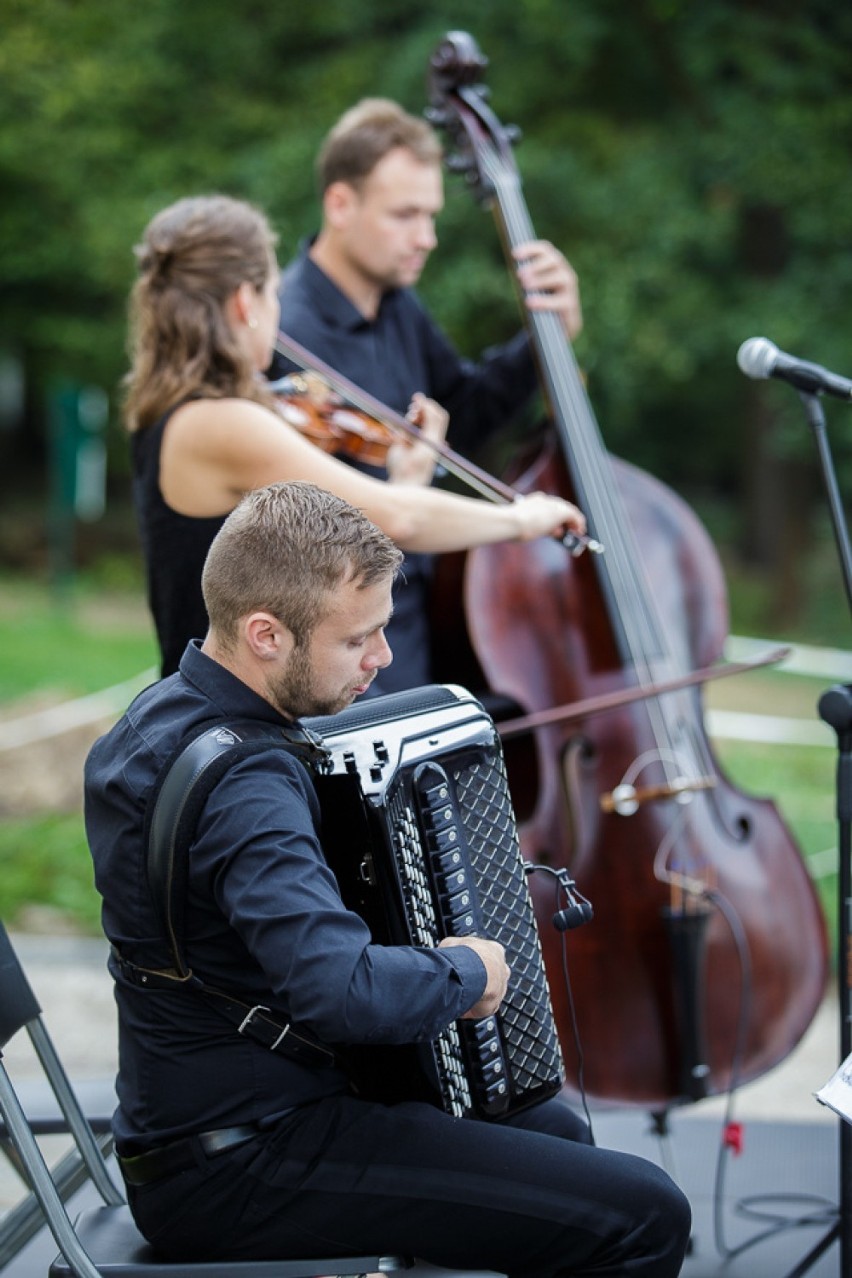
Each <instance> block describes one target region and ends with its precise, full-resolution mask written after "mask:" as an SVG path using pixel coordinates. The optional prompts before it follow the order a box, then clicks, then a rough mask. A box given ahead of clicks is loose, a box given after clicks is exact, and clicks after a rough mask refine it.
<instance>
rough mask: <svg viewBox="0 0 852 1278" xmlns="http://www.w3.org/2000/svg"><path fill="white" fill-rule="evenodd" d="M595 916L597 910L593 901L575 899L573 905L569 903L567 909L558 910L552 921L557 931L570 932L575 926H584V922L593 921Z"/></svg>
mask: <svg viewBox="0 0 852 1278" xmlns="http://www.w3.org/2000/svg"><path fill="white" fill-rule="evenodd" d="M594 917H595V912H594V910H593V909H592V905H591V902H590V901H587V900H585V899H583V900H582V901H574V903H573V905H569V906H568V908H567V909H565V910H557V911H556V913H555V914H554V916H553V919H552V923H553V926H554V927H555V928H556V930H557V932H570V931H572V930H573V929H574V928H575V927H582V926H583V924H584V923H589V922H591V920H592V919H593V918H594Z"/></svg>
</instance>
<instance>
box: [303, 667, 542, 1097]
mask: <svg viewBox="0 0 852 1278" xmlns="http://www.w3.org/2000/svg"><path fill="white" fill-rule="evenodd" d="M305 726H306V727H308V728H310V729H311V730H312V731H313V732H315V733H317V734H318V735H319V736H320V737H321V738H322V740H323V743H324V744H325V746H326V747H327V748H328V750H329V753H330V757H329V770H328V772H327V773H326V775H321V776H318V777H317V778H316V786H317V793H318V795H319V799H320V805H321V808H322V814H323V844H324V847H325V850H326V854H327V856H328V859H329V862H330V864H331V866H332V868H333V869H334V872H335V874H336V875H337V878H338V881H339V883H340V888H341V892H342V894H343V898H344V901H345V902H346V904H347V905H348V906H349V908H351V909H353V910H355V911H356V912H357V913H358V914H360V915H361V917H362V918H363V919H364V920H365V922H366V923H367V924H368V926H369V927H370V929H371V931H372V934H373V937H374V939H375V940H376V941H377V942H378V943H380V944H405V945H423V946H428V947H431V946H434V945H436V944H437V943H438V941H440V940H441V939H442V938H443V937H445V936H464V935H472V934H477V935H480V936H487V937H490V938H491V939H493V940H496V941H499V942H500V943H501V944H502V945H503V946H504V948H505V950H506V955H507V960H508V962H509V965H510V967H511V969H512V977H511V981H510V984H509V990H508V993H507V997H506V999H505V1000H504V1002H503V1004H502V1006H501V1008H500V1010H499V1012H498V1013H497V1014H496V1015H495V1016H491V1017H487V1018H484V1019H482V1020H477V1021H467V1020H460V1021H457V1022H455V1024H453V1025H451V1026H450V1027H448V1029H447V1030H445V1031H444V1032H443V1033H442V1034H441V1035H440V1036H439V1038H438V1039H436V1040H434V1041H433V1042H431V1043H424V1044H416V1045H411V1046H405V1047H386V1046H376V1047H365V1048H356V1049H347V1055H348V1057H349V1061H350V1068H351V1070H352V1073H353V1077H354V1079H355V1081H356V1085H357V1086H358V1090H359V1092H360V1093H361V1094H363V1095H366V1096H374V1097H375V1098H376V1099H381V1100H385V1101H392V1100H403V1099H422V1100H428V1101H430V1102H431V1103H433V1104H436V1105H439V1106H440V1107H442V1108H444V1109H445V1110H446V1111H447V1112H449V1113H451V1114H455V1115H458V1116H476V1117H481V1118H496V1117H500V1116H503V1115H507V1114H511V1113H512V1112H514V1111H517V1110H518V1109H522V1108H524V1107H525V1106H527V1105H529V1104H532V1103H533V1102H535V1101H538V1100H541V1099H543V1098H544V1097H546V1096H550V1095H553V1094H554V1093H555V1092H557V1091H558V1090H559V1088H560V1087H561V1084H562V1080H563V1071H562V1060H561V1056H560V1050H559V1042H558V1037H557V1033H556V1028H555V1024H554V1020H553V1012H552V1009H551V1006H550V994H549V991H548V987H547V979H546V976H545V972H544V964H543V961H542V955H541V946H540V942H539V937H538V932H537V928H536V922H535V917H534V914H533V910H532V905H531V901H530V897H529V892H528V889H527V884H526V875H525V872H524V863H523V860H522V857H521V852H520V847H519V844H518V837H517V829H516V823H515V817H514V812H513V810H512V804H511V799H510V797H509V792H508V787H507V784H506V776H505V770H504V767H503V756H502V751H501V748H500V742H499V738H498V737H497V733H496V731H495V728H494V725H493V723H492V721H491V719H490V718H489V716H488V715H487V714H486V712H485V711H484V710H483V708H482V706H481V705H480V704H479V703H478V702H477V701H476V700H475V699H474V698H473V697H472V696H470V694H468V693H467V692H465V691H464V690H463V689H461V688H457V687H454V686H451V685H441V686H437V685H436V686H431V687H427V688H419V689H416V690H414V691H413V692H403V693H396V694H393V695H391V696H387V697H377V698H376V699H375V700H372V701H369V700H368V701H365V702H362V703H360V704H358V705H355V706H352V707H350V708H349V709H348V710H344V711H343V712H342V713H341V714H338V715H332V716H329V717H327V718H320V719H312V720H308V721H306V723H305Z"/></svg>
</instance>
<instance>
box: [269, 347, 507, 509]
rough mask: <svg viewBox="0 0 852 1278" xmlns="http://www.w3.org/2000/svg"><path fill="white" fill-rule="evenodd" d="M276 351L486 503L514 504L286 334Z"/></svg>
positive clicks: (488, 479)
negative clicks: (434, 458)
mask: <svg viewBox="0 0 852 1278" xmlns="http://www.w3.org/2000/svg"><path fill="white" fill-rule="evenodd" d="M275 349H276V351H277V352H278V353H279V355H283V356H285V358H287V359H289V360H292V362H293V363H294V364H298V366H299V367H300V368H301V369H302V370H303V371H304V372H312V373H319V374H320V376H321V377H322V378H323V380H324V381H326V382H327V383H328V385H329V387H330V388H331V389H332V390H333V391H335V392H336V394H338V395H340V396H341V397H342V398H343V399H344V400H346V401H347V403H348V404H349V405H351V406H352V407H353V408H358V409H360V410H361V412H363V413H366V414H367V415H368V416H369V417H375V418H376V420H377V421H380V422H381V423H382V424H383V425H385V426H387V427H388V428H389V429H390V430H393V431H396V432H397V433H398V434H399V435H401V436H407V437H408V438H409V439H413V440H415V441H417V442H418V443H421V444H425V445H426V447H427V448H430V449H431V450H432V452H433V453H436V454H437V455H438V456H439V457H440V458H441V459H442V461H443V463H444V465H445V467H446V469H447V470H448V471H449V472H450V474H452V475H455V477H456V478H457V479H460V480H462V482H463V483H466V484H468V485H469V487H471V488H473V489H475V491H476V492H478V493H479V494H480V496H482V497H485V498H486V499H487V500H488V501H492V502H497V503H500V504H504V503H507V502H513V501H514V500H515V498H516V497H517V495H518V494H517V493H516V492H515V491H514V489H513V488H510V487H509V486H508V484H504V483H502V482H501V481H500V480H499V479H497V478H495V476H494V475H489V474H488V473H487V471H484V470H480V468H479V467H478V466H475V465H474V464H473V462H469V461H468V460H467V459H466V458H464V457H462V456H461V455H460V454H459V453H456V452H454V451H453V449H452V448H450V447H448V445H446V444H443V443H440V442H439V441H438V440H434V439H427V437H426V436H425V435H424V434H423V432H422V431H421V430H420V429H419V428H418V427H417V426H415V425H414V424H413V423H412V422H409V421H407V420H406V419H405V418H404V417H402V416H401V415H400V414H399V413H395V412H394V411H393V410H392V409H390V408H388V407H387V405H386V404H383V403H381V401H380V400H378V399H376V398H375V397H374V396H373V395H370V394H369V393H368V392H367V391H365V390H361V388H360V387H359V386H356V385H355V383H354V382H350V381H349V379H348V378H346V377H343V376H342V374H340V373H337V372H335V370H334V369H333V368H331V367H330V365H328V364H326V363H324V362H323V361H322V360H321V359H320V358H319V357H318V356H316V355H314V354H312V353H311V351H309V350H307V349H306V347H304V346H301V345H300V344H299V343H298V342H296V341H294V340H293V338H292V337H289V336H288V335H287V334H286V333H283V332H279V333H278V337H277V340H276V342H275Z"/></svg>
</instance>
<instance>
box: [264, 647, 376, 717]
mask: <svg viewBox="0 0 852 1278" xmlns="http://www.w3.org/2000/svg"><path fill="white" fill-rule="evenodd" d="M375 676H376V671H373V672H372V674H370V675H365V674H363V673H362V674H361V675H360V678H359V681H358V683H357V684H355V683H353V682H352V681H351V680H350V681H349V682H347V683H345V684H344V685H343V686H341V687H339V688H334V687H328V686H322V685H321V681H320V679H319V678H318V676H317V672H316V670H315V668H314V664H313V661H312V660H311V650H310V646H309V645H308V646H304V645H303V646H297V647H295V648H294V649H293V651H292V652H291V653H290V657H289V659H288V661H287V665H286V666H285V667H284V669H283V670H280V671H278V672H277V673H276V674H274V675H270V676H269V677H268V678H267V681H266V695H267V697H268V698H269V700H270V701H271V702H272V704H273V705H274V706H275V708H276V710H279V711H280V712H281V714H283V715H284V716H285V717H286V718H288V719H304V718H307V717H309V716H312V715H328V714H337V713H338V712H339V711H340V710H345V709H346V707H347V706H350V705H351V704H352V702H353V701H354V700H355V698H356V697H357V696H360V695H362V693H363V692H364V691H365V690H366V686H369V684H371V683H372V681H373V679H374V678H375ZM323 682H325V683H327V682H328V681H327V680H326V681H323Z"/></svg>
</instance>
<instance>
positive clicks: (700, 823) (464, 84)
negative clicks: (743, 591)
mask: <svg viewBox="0 0 852 1278" xmlns="http://www.w3.org/2000/svg"><path fill="white" fill-rule="evenodd" d="M486 65H487V64H486V60H485V59H484V58H483V56H482V54H481V53H480V51H479V49H478V47H477V45H476V43H475V41H474V40H473V39H472V38H471V37H470V36H469V35H467V34H466V33H464V32H451V33H450V34H449V35H448V36H446V37H445V39H444V40H443V41H442V42H441V43H440V45H439V46H438V48H437V49H436V51H435V53H434V54H433V56H432V58H431V62H430V72H429V101H430V106H429V109H428V110H427V116H428V117H429V118H430V120H431V121H432V122H433V124H434V125H435V126H436V127H438V128H440V129H442V130H444V131H446V133H447V135H448V137H449V139H450V143H451V146H452V151H451V152H450V154H449V157H448V167H449V168H450V169H451V170H452V171H454V172H456V173H463V174H464V175H465V178H466V180H467V183H468V185H469V187H470V188H471V190H472V191H473V192H474V193H475V194H476V195H477V196H478V198H479V199H480V200H481V201H482V202H483V203H484V204H486V205H487V206H490V207H491V209H492V210H493V212H494V214H495V217H496V220H497V225H498V229H499V232H500V234H501V237H502V239H503V242H504V245H505V247H506V249H507V251H511V250H512V249H513V248H515V247H517V246H518V245H520V244H522V243H524V242H526V241H529V240H533V239H535V238H536V236H535V233H534V231H533V228H532V225H531V222H530V217H529V213H528V211H527V209H526V207H525V204H524V200H523V196H522V193H521V181H520V176H519V172H518V169H517V166H516V164H515V161H514V155H513V141H514V133H515V131H514V130H513V129H510V128H505V127H503V126H502V124H501V123H500V121H499V120H498V119H497V117H496V116H495V114H494V113H493V111H492V110H491V109H490V107H489V106H488V104H487V101H486V91H485V90H484V88H483V86H482V84H481V79H482V73H483V71H484V68H485V66H486ZM527 319H528V324H529V328H530V340H531V343H532V347H533V351H534V354H535V356H536V359H537V363H538V368H539V373H540V378H541V384H542V388H543V391H544V395H545V399H546V402H547V405H548V409H549V420H550V423H551V427H550V429H549V431H548V433H547V435H546V437H545V439H544V442H543V443H542V444H541V445H540V446H539V447H537V448H536V450H535V451H534V453H533V455H532V456H530V457H528V458H527V459H526V461H525V462H524V464H523V466H522V467H521V468H520V470H519V472H518V473H515V474H513V475H512V477H511V482H512V484H513V486H514V488H516V489H518V490H520V491H529V490H534V489H540V490H544V491H550V492H556V493H559V494H560V495H562V496H565V497H568V498H569V499H570V500H572V501H574V502H576V504H577V505H578V506H579V507H580V508H581V509H582V510H583V512H584V513H585V515H586V518H587V520H588V525H589V532H590V534H591V535H592V536H593V537H594V538H595V539H596V540H597V541H598V542H600V543H601V544H602V545H603V546H604V547H605V553H604V554H601V555H597V556H590V555H585V556H582V557H581V558H571V557H570V556H568V555H566V554H565V552H564V550H563V548H562V547H560V546H559V544H558V543H557V542H552V541H548V540H547V539H544V540H542V541H540V542H536V543H510V544H501V545H498V546H488V547H481V548H477V549H475V550H473V551H469V552H467V554H466V556H465V558H464V560H463V570H462V572H463V578H462V580H463V585H462V598H463V616H462V617H461V618H459V617H458V615H456V617H455V623H456V624H455V625H454V624H453V621H452V609H451V608H449V607H448V605H447V602H446V599H444V601H443V602H442V603H441V604H440V605H439V607H438V608H437V609H436V618H442V617H443V618H444V620H443V621H442V620H440V619H438V620H436V622H435V625H436V655H437V666H438V669H437V673H438V677H439V678H441V677H444V678H452V679H455V680H456V681H460V680H462V681H464V682H467V683H468V685H469V686H471V687H474V688H479V689H482V690H483V692H484V695H485V699H486V700H487V701H488V702H489V703H491V704H494V705H499V704H501V703H505V704H506V705H507V706H509V707H511V708H512V709H511V710H510V711H508V713H510V714H512V713H514V714H516V715H517V714H520V715H527V716H533V717H534V716H536V715H539V717H541V718H543V719H544V720H545V725H544V726H541V727H537V728H536V729H535V730H531V731H530V732H529V733H528V734H527V735H526V736H523V737H520V738H517V739H515V740H514V741H513V742H512V743H511V744H510V745H509V746H507V767H508V771H509V784H510V789H511V792H512V797H513V800H514V803H515V808H516V812H517V816H518V822H519V835H520V839H521V846H522V850H523V852H524V855H525V857H526V859H527V860H528V861H529V862H530V863H531V864H532V866H534V867H536V868H538V867H543V868H544V869H546V870H549V871H550V873H541V874H538V873H535V872H532V873H531V874H530V888H531V892H532V896H533V904H534V908H535V911H536V917H537V920H538V927H539V932H540V935H541V940H542V946H543V950H544V958H545V965H546V969H547V972H548V977H549V982H550V986H551V993H552V998H553V1003H554V1012H555V1015H556V1021H557V1026H558V1029H559V1035H560V1041H561V1044H562V1049H563V1054H564V1057H565V1062H566V1070H567V1074H568V1083H567V1087H568V1090H569V1091H571V1090H573V1089H576V1088H578V1087H580V1085H581V1084H582V1087H583V1090H584V1091H585V1093H586V1094H587V1095H588V1096H589V1097H593V1098H598V1099H601V1100H607V1101H613V1102H618V1103H625V1104H634V1105H641V1106H643V1107H646V1108H650V1109H654V1110H666V1109H667V1108H669V1107H670V1106H673V1105H678V1104H684V1103H691V1102H694V1101H699V1100H701V1099H702V1098H704V1097H706V1096H710V1095H714V1094H718V1093H720V1092H723V1091H725V1090H728V1089H729V1088H732V1087H734V1086H735V1085H737V1084H739V1083H744V1082H748V1081H750V1080H753V1079H755V1078H757V1077H759V1076H760V1075H761V1074H763V1073H764V1072H766V1071H767V1070H769V1069H771V1068H772V1067H773V1066H774V1065H776V1064H777V1063H778V1062H780V1061H781V1060H782V1059H783V1058H784V1057H785V1056H786V1055H787V1054H788V1053H789V1052H790V1051H791V1050H792V1048H793V1047H794V1046H795V1045H796V1043H797V1042H798V1041H799V1039H800V1038H801V1036H802V1035H803V1033H804V1032H805V1030H806V1029H807V1027H808V1025H809V1023H810V1021H811V1020H812V1018H813V1015H814V1013H815V1011H816V1009H817V1007H818V1006H819V1003H820V1001H821V999H822V997H823V993H824V990H825V984H826V979H827V970H828V944H827V935H826V926H825V920H824V917H823V914H822V910H821V907H820V904H819V900H818V898H817V895H816V892H815V890H814V887H813V884H812V882H811V880H810V877H809V875H808V872H807V869H806V867H805V865H804V862H803V859H802V857H801V854H800V851H799V849H798V847H797V846H796V844H795V841H794V839H793V837H792V835H791V833H790V831H789V829H788V828H787V826H786V825H785V823H784V821H783V819H782V818H781V816H780V814H779V812H778V810H777V808H776V806H775V804H774V803H773V802H771V801H770V800H768V799H763V798H760V799H758V798H753V797H751V796H748V795H746V794H745V793H743V792H742V791H741V790H740V789H738V788H736V787H735V786H734V785H733V784H732V783H731V781H730V780H729V779H728V778H727V777H726V776H725V774H724V773H723V771H722V769H721V767H720V765H719V763H718V761H717V759H716V757H715V755H714V752H713V750H712V747H711V744H710V742H709V739H708V736H707V732H706V728H705V724H704V719H703V711H702V699H701V689H700V685H699V686H691V687H690V686H686V687H683V686H680V687H678V688H676V689H675V690H674V691H662V690H663V689H665V688H667V687H668V686H669V685H670V684H671V683H672V682H673V681H674V682H675V683H678V681H679V680H680V678H681V677H682V676H683V675H685V674H686V673H687V672H689V671H691V670H695V669H696V668H701V667H711V666H712V665H713V663H714V662H717V661H718V660H719V658H720V656H721V654H722V650H723V647H724V642H725V639H726V633H727V600H726V589H725V581H724V576H723V573H722V569H721V567H720V564H719V561H718V557H717V555H716V552H715V548H714V546H713V544H712V542H711V540H710V538H709V536H708V534H707V532H706V530H705V529H704V528H703V526H702V525H701V523H700V521H699V520H698V518H697V517H696V515H695V514H694V512H693V511H692V510H691V509H690V507H689V506H688V505H687V504H686V503H685V502H684V501H682V500H681V499H680V498H679V497H678V496H676V494H675V493H674V492H673V491H672V490H671V489H670V488H668V487H667V486H665V485H663V484H662V483H660V482H659V481H658V480H656V479H655V478H653V477H652V476H650V475H648V474H647V473H645V472H644V471H642V470H640V469H638V468H637V467H635V466H633V465H630V464H629V463H627V462H625V461H622V460H620V459H618V458H615V457H613V456H611V455H610V454H609V453H608V452H607V450H606V447H605V445H604V442H603V439H602V437H601V433H600V429H599V427H598V424H597V422H596V420H595V417H594V413H593V410H592V408H591V404H590V402H589V399H588V397H587V394H586V390H585V387H584V385H583V381H582V377H581V375H580V372H579V370H578V367H577V364H576V361H575V358H574V354H573V351H572V349H571V346H570V343H569V341H568V339H567V338H566V336H565V334H564V332H563V329H562V326H561V324H560V322H559V320H558V318H557V317H556V316H555V315H553V314H552V313H547V312H540V311H536V312H533V313H531V314H530V315H529V316H528V317H527ZM441 566H442V565H439V569H440V568H441ZM440 580H441V574H440V571H439V577H438V581H439V586H440ZM457 611H458V610H457ZM462 636H463V642H462ZM462 649H464V650H465V652H466V656H465V655H463V653H462ZM442 653H443V658H442ZM448 655H449V658H450V659H449V660H448V661H447V664H446V667H445V668H444V669H442V664H441V663H442V659H446V658H447V656H448ZM658 689H660V690H661V691H659V692H658V691H657V690H658ZM619 691H622V692H624V693H625V702H624V704H621V705H620V706H618V705H617V703H618V700H619V697H618V694H619ZM637 691H638V692H639V693H640V694H641V696H640V697H639V698H638V699H630V700H628V697H629V696H630V695H631V694H632V693H634V692H637ZM608 695H610V696H611V700H612V701H613V703H616V708H613V709H610V710H608V711H607V712H606V713H592V714H589V715H588V716H587V717H585V718H580V719H577V718H576V716H566V717H564V718H562V719H560V717H559V715H556V716H548V715H543V714H541V712H545V711H548V710H549V709H552V708H553V707H558V706H563V705H564V706H569V707H570V705H571V704H572V703H574V704H576V703H581V704H582V703H584V702H586V701H587V700H588V699H591V700H592V701H594V699H595V698H596V697H600V698H603V699H604V700H606V698H607V696H608ZM498 717H499V716H498ZM498 727H499V723H498ZM560 874H561V875H562V882H563V883H564V882H565V878H564V876H565V875H566V874H567V875H569V876H570V878H569V880H568V881H569V882H571V883H575V884H576V885H578V886H579V888H580V889H581V891H582V894H583V896H584V897H585V898H587V899H588V900H589V901H591V902H592V905H593V911H594V917H593V918H592V919H591V921H589V922H587V923H584V925H583V926H582V927H579V928H577V929H576V930H574V931H571V932H570V934H569V935H567V936H566V934H565V933H564V932H561V931H559V930H557V928H556V927H555V926H554V922H553V920H554V913H555V909H556V907H557V906H558V903H559V902H558V895H556V894H555V885H554V876H555V877H556V880H557V885H558V882H559V878H560ZM566 956H567V960H568V963H569V965H570V987H569V982H568V981H566V979H565V970H566V969H565V960H566ZM575 1022H576V1038H575ZM578 1043H579V1045H580V1048H581V1054H580V1053H579V1052H578V1048H577V1044H578Z"/></svg>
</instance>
